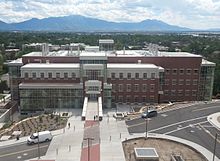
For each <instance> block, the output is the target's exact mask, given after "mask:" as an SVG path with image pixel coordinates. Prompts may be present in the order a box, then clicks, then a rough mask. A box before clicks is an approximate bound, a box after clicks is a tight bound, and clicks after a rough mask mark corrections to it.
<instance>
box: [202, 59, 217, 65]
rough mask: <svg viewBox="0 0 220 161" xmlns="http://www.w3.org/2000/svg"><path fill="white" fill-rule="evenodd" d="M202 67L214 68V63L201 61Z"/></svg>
mask: <svg viewBox="0 0 220 161" xmlns="http://www.w3.org/2000/svg"><path fill="white" fill-rule="evenodd" d="M202 66H215V63H213V62H210V61H208V60H205V59H202Z"/></svg>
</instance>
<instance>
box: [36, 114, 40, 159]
mask: <svg viewBox="0 0 220 161" xmlns="http://www.w3.org/2000/svg"><path fill="white" fill-rule="evenodd" d="M39 121H40V117H39ZM39 141H40V140H39V123H38V120H37V151H38V159H40V143H39Z"/></svg>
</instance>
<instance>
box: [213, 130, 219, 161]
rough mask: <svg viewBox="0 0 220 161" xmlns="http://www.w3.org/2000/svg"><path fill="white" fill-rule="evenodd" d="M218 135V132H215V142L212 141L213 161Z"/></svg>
mask: <svg viewBox="0 0 220 161" xmlns="http://www.w3.org/2000/svg"><path fill="white" fill-rule="evenodd" d="M218 136H220V135H219V134H217V133H216V134H215V143H214V150H213V159H212V160H213V161H215V150H216V143H217V139H218Z"/></svg>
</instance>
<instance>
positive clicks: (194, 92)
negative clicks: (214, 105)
mask: <svg viewBox="0 0 220 161" xmlns="http://www.w3.org/2000/svg"><path fill="white" fill-rule="evenodd" d="M164 95H165V96H170V95H171V96H197V90H164Z"/></svg>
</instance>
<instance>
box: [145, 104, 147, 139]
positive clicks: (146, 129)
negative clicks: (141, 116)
mask: <svg viewBox="0 0 220 161" xmlns="http://www.w3.org/2000/svg"><path fill="white" fill-rule="evenodd" d="M145 120H146V139H147V131H148V126H147V124H148V107H147V115H146V119H145Z"/></svg>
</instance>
